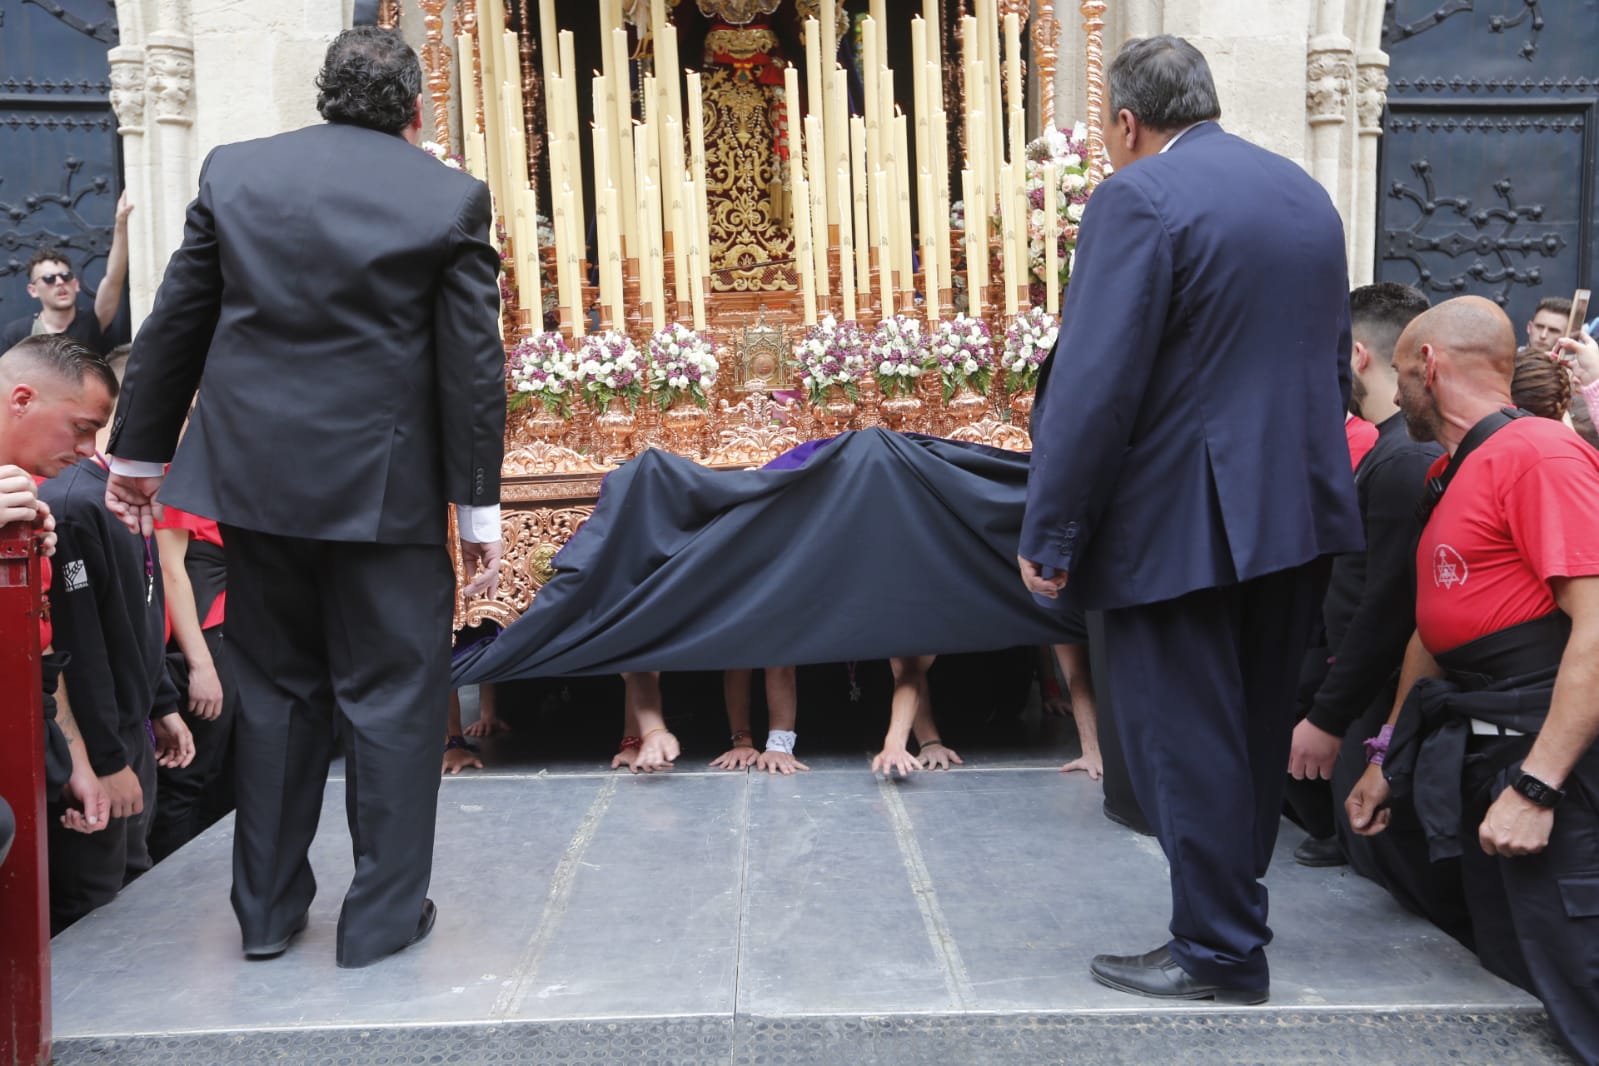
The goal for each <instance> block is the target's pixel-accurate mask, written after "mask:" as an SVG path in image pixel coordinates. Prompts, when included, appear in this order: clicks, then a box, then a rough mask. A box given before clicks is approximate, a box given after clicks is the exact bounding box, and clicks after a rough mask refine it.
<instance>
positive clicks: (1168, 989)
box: [1088, 947, 1271, 1006]
mask: <svg viewBox="0 0 1599 1066" xmlns="http://www.w3.org/2000/svg"><path fill="white" fill-rule="evenodd" d="M1088 972H1089V973H1091V974H1093V975H1094V980H1096V981H1098V982H1099V983H1100V984H1102V985H1104V986H1106V987H1107V988H1114V989H1115V990H1116V991H1118V992H1131V993H1132V994H1133V995H1135V996H1148V997H1149V998H1150V999H1212V1000H1215V1001H1216V1002H1217V1003H1227V1004H1237V1005H1245V1006H1253V1005H1255V1004H1257V1003H1264V1002H1266V1000H1267V998H1268V997H1269V996H1270V994H1271V993H1270V991H1269V990H1268V989H1265V988H1225V987H1223V986H1221V985H1213V984H1207V983H1206V982H1204V981H1201V980H1200V979H1199V978H1197V977H1195V976H1194V975H1193V974H1190V973H1189V972H1188V971H1187V970H1185V969H1183V968H1182V967H1181V966H1179V965H1177V960H1176V959H1174V958H1172V957H1171V952H1170V951H1168V950H1167V949H1166V948H1164V947H1159V948H1156V949H1155V950H1154V951H1151V952H1149V953H1148V954H1146V955H1095V956H1094V961H1093V962H1092V963H1091V964H1089V967H1088Z"/></svg>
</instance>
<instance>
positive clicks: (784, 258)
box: [704, 42, 795, 293]
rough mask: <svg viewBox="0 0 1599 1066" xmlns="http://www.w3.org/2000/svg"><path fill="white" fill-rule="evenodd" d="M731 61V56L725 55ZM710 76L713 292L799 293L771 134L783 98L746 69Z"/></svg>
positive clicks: (712, 69)
mask: <svg viewBox="0 0 1599 1066" xmlns="http://www.w3.org/2000/svg"><path fill="white" fill-rule="evenodd" d="M723 54H726V53H723ZM712 57H713V52H712V49H711V47H710V44H709V42H707V47H706V54H705V58H706V64H707V69H706V75H705V94H704V95H705V184H706V189H707V191H708V194H709V196H710V211H709V220H710V242H709V243H710V265H711V290H712V292H714V293H725V292H751V291H776V290H785V289H793V288H794V287H795V280H794V279H795V275H794V271H793V268H792V264H791V261H792V259H793V255H794V247H793V240H792V238H791V237H790V235H789V232H788V224H787V221H786V219H784V218H783V217H782V215H781V212H780V211H779V210H778V206H777V205H778V203H779V202H780V201H779V196H778V193H779V190H780V187H781V170H780V166H779V161H778V157H777V150H776V143H775V141H776V133H775V131H774V129H773V126H772V114H773V109H774V108H775V107H776V106H777V101H778V98H779V94H778V93H777V92H775V91H774V90H773V89H772V88H770V87H768V86H765V85H762V84H760V83H759V82H758V81H756V80H755V79H754V78H752V77H750V76H748V74H747V73H745V72H744V71H742V70H741V68H736V67H729V66H725V65H721V64H716V63H714V62H713V60H712Z"/></svg>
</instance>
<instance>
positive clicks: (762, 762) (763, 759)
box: [755, 751, 810, 776]
mask: <svg viewBox="0 0 1599 1066" xmlns="http://www.w3.org/2000/svg"><path fill="white" fill-rule="evenodd" d="M755 769H757V770H765V771H766V772H767V773H769V774H783V775H785V776H786V775H788V774H793V773H798V772H799V771H801V770H809V769H810V767H809V766H806V765H805V764H804V763H802V762H800V761H799V760H798V759H796V758H794V756H792V755H790V754H789V753H788V752H786V751H763V752H761V754H760V755H759V756H758V757H757V758H756V759H755Z"/></svg>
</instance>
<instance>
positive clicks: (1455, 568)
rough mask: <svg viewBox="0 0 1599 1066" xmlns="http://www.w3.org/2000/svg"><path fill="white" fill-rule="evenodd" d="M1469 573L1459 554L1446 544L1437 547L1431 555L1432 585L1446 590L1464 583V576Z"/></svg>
mask: <svg viewBox="0 0 1599 1066" xmlns="http://www.w3.org/2000/svg"><path fill="white" fill-rule="evenodd" d="M1469 573H1470V570H1469V568H1467V566H1466V560H1465V559H1464V558H1462V557H1461V554H1460V553H1459V552H1457V551H1455V549H1453V548H1451V547H1450V546H1449V545H1447V544H1440V545H1438V549H1437V550H1436V551H1434V552H1433V553H1432V580H1433V583H1434V584H1436V585H1438V586H1440V587H1442V588H1446V589H1452V588H1454V587H1455V586H1456V585H1464V584H1465V583H1466V575H1467V574H1469Z"/></svg>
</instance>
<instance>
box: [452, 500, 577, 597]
mask: <svg viewBox="0 0 1599 1066" xmlns="http://www.w3.org/2000/svg"><path fill="white" fill-rule="evenodd" d="M593 513H594V507H593V505H591V504H576V505H573V506H571V507H539V508H531V509H507V510H505V511H504V512H502V513H501V515H500V536H501V538H502V539H503V541H504V544H505V554H504V562H503V564H502V565H501V567H500V587H499V590H498V591H497V592H496V593H495V594H494V598H493V599H485V598H483V597H481V596H479V597H474V598H473V599H470V600H467V599H463V598H462V597H461V594H460V592H459V588H460V581H461V578H462V576H463V575H462V569H461V565H460V562H459V559H458V560H457V563H456V582H457V586H456V587H457V592H456V619H457V627H458V628H459V627H460V626H461V625H473V624H475V623H478V622H496V623H498V624H500V625H509V624H511V623H512V622H514V621H515V620H516V619H517V618H519V617H521V615H522V613H523V612H524V611H526V610H527V609H528V607H530V606H531V605H532V603H533V596H534V594H535V593H537V592H538V590H539V589H541V588H543V587H544V585H545V583H546V582H548V581H549V580H550V578H552V577H554V576H555V567H554V565H553V563H554V559H555V555H556V553H557V552H559V551H560V550H561V549H562V548H563V547H565V546H566V542H567V541H569V540H571V539H572V534H574V533H576V532H577V531H578V530H579V529H581V528H582V527H583V523H584V522H587V521H588V520H589V516H590V515H592V514H593ZM453 537H454V533H453V528H452V540H453Z"/></svg>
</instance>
